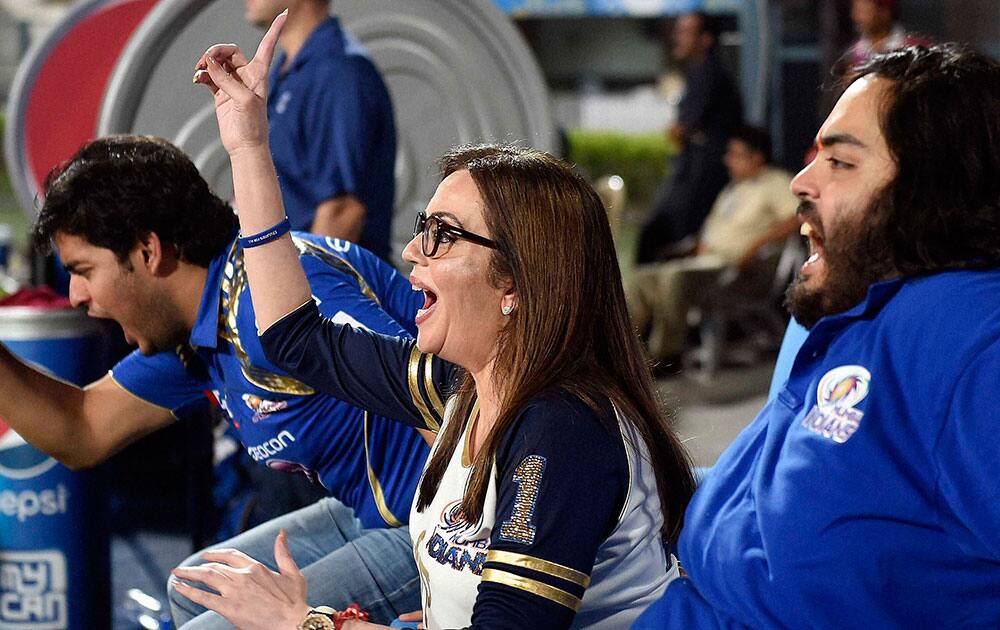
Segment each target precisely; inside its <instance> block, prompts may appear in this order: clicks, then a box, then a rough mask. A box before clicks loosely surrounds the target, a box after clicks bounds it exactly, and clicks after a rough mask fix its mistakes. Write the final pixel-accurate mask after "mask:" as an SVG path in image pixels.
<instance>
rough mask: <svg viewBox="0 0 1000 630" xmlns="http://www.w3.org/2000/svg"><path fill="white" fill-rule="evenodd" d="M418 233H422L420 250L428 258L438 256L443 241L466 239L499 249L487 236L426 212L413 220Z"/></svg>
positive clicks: (419, 213)
mask: <svg viewBox="0 0 1000 630" xmlns="http://www.w3.org/2000/svg"><path fill="white" fill-rule="evenodd" d="M417 234H419V235H420V251H421V252H422V253H423V254H424V256H427V257H428V258H434V257H435V256H437V254H438V250H439V249H440V247H441V244H442V243H444V244H446V245H451V243H454V242H455V241H456V240H458V239H464V240H466V241H469V242H470V243H475V244H476V245H482V246H483V247H489V248H490V249H497V244H496V243H495V242H493V241H491V240H490V239H488V238H486V237H485V236H479V235H478V234H473V233H472V232H469V231H467V230H463V229H462V228H460V227H457V226H455V225H452V224H450V223H448V222H446V221H445V220H444V219H442V218H441V217H439V216H437V215H432V216H427V214H426V213H424V212H418V213H417V220H416V221H414V222H413V236H414V238H415V237H416V236H417Z"/></svg>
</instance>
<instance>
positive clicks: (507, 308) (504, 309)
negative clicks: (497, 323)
mask: <svg viewBox="0 0 1000 630" xmlns="http://www.w3.org/2000/svg"><path fill="white" fill-rule="evenodd" d="M500 312H501V313H503V314H504V316H505V317H506V316H507V315H510V314H511V313H513V312H514V305H513V304H504V305H503V306H501V307H500Z"/></svg>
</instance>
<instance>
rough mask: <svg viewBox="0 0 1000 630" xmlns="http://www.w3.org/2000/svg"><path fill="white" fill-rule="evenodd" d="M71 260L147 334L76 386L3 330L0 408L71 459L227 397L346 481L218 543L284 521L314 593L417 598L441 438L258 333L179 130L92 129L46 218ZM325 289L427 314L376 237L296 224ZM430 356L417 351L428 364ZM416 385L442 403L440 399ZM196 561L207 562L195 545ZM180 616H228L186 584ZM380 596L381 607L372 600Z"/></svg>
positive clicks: (368, 305) (347, 303) (305, 255)
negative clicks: (302, 364)
mask: <svg viewBox="0 0 1000 630" xmlns="http://www.w3.org/2000/svg"><path fill="white" fill-rule="evenodd" d="M35 239H36V241H37V243H38V245H39V246H41V247H48V246H49V244H50V241H52V242H54V243H55V246H56V248H57V249H58V252H59V256H60V258H61V260H62V261H63V264H64V265H65V267H66V269H67V271H68V272H69V273H70V300H71V301H72V302H73V304H74V305H75V306H78V307H85V308H86V309H87V311H88V313H89V314H90V315H91V316H94V317H102V318H107V319H113V320H115V321H116V322H118V324H120V325H121V327H122V330H123V332H124V333H125V338H126V340H127V341H129V342H130V343H132V344H136V345H138V347H139V349H138V350H137V351H136V352H134V353H132V354H131V355H130V356H128V357H126V358H125V359H124V360H122V361H121V362H120V363H119V364H118V365H116V366H115V367H114V368H113V369H112V370H111V373H110V374H108V375H107V376H105V377H104V378H102V379H100V380H99V381H97V382H95V383H92V384H91V385H90V386H88V387H86V388H84V389H79V388H77V387H74V386H72V385H68V384H66V383H63V382H61V381H58V380H56V379H54V378H51V377H49V376H46V375H45V374H43V373H41V372H39V371H37V370H35V369H33V368H31V367H29V366H28V365H26V364H24V363H22V362H21V361H19V360H18V359H16V358H15V357H14V356H13V355H12V354H11V353H10V352H9V351H8V350H7V349H6V348H5V347H3V345H2V344H0V416H2V417H3V418H4V419H5V420H6V421H7V423H8V424H9V425H10V426H11V428H13V429H14V431H16V432H17V433H18V434H19V435H20V436H21V437H23V438H24V439H25V440H26V441H27V442H29V443H30V444H32V445H34V446H35V447H36V448H38V449H40V450H42V451H44V452H46V453H48V454H49V455H51V456H52V457H54V458H56V459H58V460H59V461H61V462H62V463H64V464H66V465H67V466H69V467H71V468H84V467H89V466H94V465H96V464H98V463H100V462H102V461H104V460H105V459H107V458H108V457H110V456H111V455H113V454H114V453H115V452H117V451H118V450H120V449H122V448H123V447H125V446H126V445H127V444H129V443H130V442H132V441H134V440H136V439H138V438H140V437H142V436H143V435H146V434H148V433H151V432H152V431H154V430H156V429H158V428H160V427H163V426H166V425H167V424H170V423H171V422H174V421H175V420H176V419H178V418H183V417H185V416H187V415H189V414H190V413H191V412H192V411H193V410H195V409H197V408H202V407H205V406H206V405H208V404H210V403H215V404H218V405H219V406H220V407H221V408H222V409H223V410H224V411H225V412H226V414H227V416H228V419H229V420H230V422H231V423H232V424H233V426H234V427H235V428H236V429H237V431H238V433H239V435H240V439H241V440H242V441H243V443H244V444H245V445H246V447H247V452H248V453H249V454H250V456H251V458H253V459H254V461H257V462H260V463H261V464H263V465H266V466H268V467H270V468H273V469H277V470H284V471H297V472H303V473H305V474H306V475H307V476H309V477H310V478H311V479H313V480H314V481H317V482H318V483H321V484H322V485H323V487H324V488H325V489H326V491H327V492H329V493H330V494H332V495H333V496H334V497H336V499H334V498H326V499H322V500H320V501H319V502H317V503H314V504H313V505H311V506H309V507H305V508H303V509H301V510H299V511H297V512H293V513H291V514H288V515H286V516H283V517H280V518H278V519H275V520H273V521H271V522H268V523H264V524H263V525H261V526H259V527H257V528H255V529H253V530H250V531H249V532H246V533H244V534H242V535H240V536H238V537H236V538H235V539H233V540H230V541H227V542H225V543H223V544H222V545H220V546H224V547H230V548H236V549H240V550H242V551H244V552H245V553H248V554H250V555H253V556H254V557H261V558H263V559H264V562H267V563H269V564H271V565H272V566H274V559H273V556H272V549H273V544H274V539H275V537H276V536H277V533H278V530H279V529H280V528H284V529H286V530H287V531H288V534H289V536H288V539H289V542H290V544H291V549H292V554H293V556H296V561H297V562H301V563H302V564H303V565H304V566H303V572H304V573H306V574H311V575H313V576H314V579H312V580H310V582H311V586H310V589H311V591H310V597H311V598H313V599H315V600H316V601H323V602H331V601H334V600H335V602H336V603H334V604H333V605H336V606H340V607H346V606H347V605H348V604H350V603H351V602H354V601H356V602H358V603H360V604H361V605H362V606H365V607H366V608H367V609H369V610H371V611H372V615H373V618H378V619H380V620H381V621H382V622H389V621H391V620H392V619H393V618H394V617H396V616H397V615H398V614H400V613H402V612H407V611H411V610H414V609H416V608H417V607H419V605H420V586H419V578H418V576H417V571H416V567H415V565H414V561H413V556H412V553H411V550H410V539H409V533H408V531H407V530H406V528H404V527H400V526H401V525H403V524H404V523H405V521H406V520H407V519H408V516H409V507H410V503H411V501H412V499H413V493H414V490H415V488H416V483H417V479H418V477H419V475H420V473H421V471H422V470H423V464H424V461H425V460H426V457H427V453H428V448H427V445H426V443H425V442H424V439H423V437H422V436H421V435H420V434H418V433H417V432H416V431H414V430H413V429H410V428H407V427H405V426H404V425H402V424H400V423H398V422H394V421H391V420H389V419H387V418H383V417H380V416H375V415H371V414H368V413H367V412H365V411H363V410H361V409H358V408H356V407H354V406H351V405H348V404H347V403H345V402H343V401H340V400H338V399H336V398H333V397H332V396H329V395H327V394H323V393H318V392H316V391H314V390H313V389H312V388H310V387H308V386H306V385H304V384H303V383H300V382H298V381H296V380H294V379H292V378H290V377H289V376H288V375H287V374H285V373H283V372H282V371H281V370H278V369H277V368H275V367H274V366H273V365H272V364H271V363H270V362H268V361H267V359H266V358H265V357H264V354H263V351H262V350H261V347H260V344H259V342H258V340H257V330H256V320H255V316H254V310H253V304H252V303H251V301H250V296H249V287H248V285H247V277H246V273H245V271H244V268H243V249H244V248H245V247H248V246H253V243H252V242H250V243H247V242H246V241H247V239H238V238H237V221H236V216H235V215H234V213H233V211H232V208H230V207H229V205H228V204H226V203H225V202H224V201H222V200H221V199H219V198H218V197H216V196H215V195H214V194H212V192H211V191H210V190H209V188H208V184H207V183H206V182H205V180H204V179H202V178H201V176H200V175H199V173H198V170H197V169H196V168H195V166H194V164H192V163H191V161H190V160H189V159H188V157H187V156H186V155H184V153H182V152H181V151H180V150H179V149H177V148H176V147H174V146H173V145H170V144H169V143H167V142H166V141H164V140H160V139H157V138H149V137H140V136H116V137H111V138H105V139H100V140H95V141H93V142H91V143H89V144H87V145H85V146H84V147H83V148H82V149H80V151H79V152H78V153H77V154H76V155H75V156H74V157H73V158H72V159H71V160H70V161H69V162H68V163H67V164H65V165H63V166H62V167H60V168H57V169H56V170H54V171H53V172H52V173H51V174H50V175H49V178H48V180H47V182H46V186H45V201H44V204H43V206H42V208H41V211H40V213H39V217H38V221H37V223H36V225H35ZM295 242H296V245H297V246H298V249H299V252H300V256H301V262H302V265H303V267H304V268H305V269H306V271H307V273H308V276H309V281H310V284H311V287H312V292H313V296H314V299H315V300H316V301H317V302H318V303H319V307H320V309H321V310H322V312H323V313H324V314H325V315H326V316H327V317H330V318H332V319H333V320H334V321H339V322H345V323H350V324H351V325H353V326H361V327H365V328H368V329H371V330H374V331H378V332H381V333H383V334H389V335H395V336H402V335H408V334H411V333H413V332H414V326H413V317H414V314H415V313H416V310H417V309H418V308H419V307H420V306H421V305H422V304H423V297H422V295H421V294H419V293H415V292H413V290H412V289H411V287H410V284H409V282H407V281H406V280H405V279H404V278H403V277H402V276H400V275H399V274H398V273H396V271H395V270H394V269H392V268H391V267H389V266H388V265H387V264H386V263H384V262H382V261H381V260H379V259H378V258H376V257H375V256H374V255H372V254H370V253H369V252H367V251H365V250H363V249H361V248H359V247H358V246H356V245H353V244H351V243H348V242H346V241H338V240H333V239H323V238H319V237H314V236H309V235H306V234H296V236H295ZM421 368H422V366H420V365H415V366H413V372H412V373H413V375H414V377H415V378H416V377H422V374H421V372H420V369H421ZM410 394H411V395H412V396H413V397H414V400H417V401H419V404H420V407H421V409H423V410H425V411H426V412H427V414H428V420H429V422H428V426H435V425H434V424H433V423H432V422H431V421H435V420H436V421H439V420H440V413H441V411H442V408H441V404H440V401H437V400H432V399H429V398H427V394H426V392H424V391H421V390H420V388H419V385H418V384H417V383H413V387H412V391H411V392H410ZM188 562H189V563H190V562H199V559H198V558H197V557H192V558H191V559H189V560H188ZM170 597H171V606H172V612H173V614H174V620H175V622H176V624H177V625H178V626H180V625H182V624H183V623H184V622H187V621H189V620H191V619H192V618H194V617H196V616H197V618H196V619H194V622H193V624H194V625H193V626H192V627H219V626H221V627H228V623H227V622H225V620H223V619H222V618H221V617H219V616H218V615H216V614H215V613H205V614H200V613H203V612H204V609H203V608H201V607H200V606H197V605H195V604H193V603H192V602H190V601H188V600H187V599H186V598H184V597H183V596H181V595H179V594H177V593H175V592H173V590H172V589H171V593H170ZM368 607H370V608H368Z"/></svg>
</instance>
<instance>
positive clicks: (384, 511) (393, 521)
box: [365, 411, 403, 527]
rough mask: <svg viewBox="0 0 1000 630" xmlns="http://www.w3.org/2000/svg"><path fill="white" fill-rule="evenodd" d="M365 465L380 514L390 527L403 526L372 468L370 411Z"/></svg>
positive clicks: (366, 424)
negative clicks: (369, 437)
mask: <svg viewBox="0 0 1000 630" xmlns="http://www.w3.org/2000/svg"><path fill="white" fill-rule="evenodd" d="M365 465H366V467H367V468H368V485H369V486H371V489H372V496H373V497H374V498H375V507H377V508H378V513H379V516H381V517H382V520H383V521H385V524H386V525H388V526H389V527H402V526H403V523H402V522H401V521H400V520H399V519H398V518H396V515H395V514H393V513H392V510H390V509H389V504H388V503H387V502H386V500H385V491H384V490H383V489H382V483H381V482H380V481H379V480H378V475H376V474H375V470H374V469H373V468H372V464H371V455H370V454H369V453H368V412H367V411H366V412H365Z"/></svg>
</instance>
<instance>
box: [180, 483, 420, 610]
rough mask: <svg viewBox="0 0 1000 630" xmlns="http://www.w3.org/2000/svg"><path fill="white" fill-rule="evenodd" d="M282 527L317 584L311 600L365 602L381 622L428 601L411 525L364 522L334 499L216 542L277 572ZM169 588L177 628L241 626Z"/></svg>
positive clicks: (295, 554) (310, 579)
mask: <svg viewBox="0 0 1000 630" xmlns="http://www.w3.org/2000/svg"><path fill="white" fill-rule="evenodd" d="M281 528H284V529H285V531H286V532H288V546H289V548H290V549H291V552H292V557H294V558H295V562H296V563H297V564H298V565H299V568H300V569H301V570H302V574H303V575H305V577H306V581H307V583H308V585H309V602H308V603H309V604H311V605H313V606H332V607H334V608H336V609H341V608H345V607H346V606H347V605H348V604H350V603H351V602H357V603H358V604H360V605H361V608H362V609H363V610H367V611H368V612H370V613H371V620H372V621H373V622H375V623H381V624H385V625H388V624H389V623H390V622H391V621H392V620H393V619H395V618H396V617H398V616H399V615H400V614H402V613H405V612H411V611H414V610H418V609H419V608H420V578H419V576H418V575H417V567H416V565H415V564H414V561H413V549H412V547H411V542H410V530H409V528H407V527H401V528H398V529H363V528H362V527H361V522H360V521H358V519H357V518H355V517H354V512H353V511H352V510H351V508H349V507H347V506H346V505H344V504H343V503H341V502H340V501H337V500H336V499H333V498H326V499H321V500H320V501H317V502H316V503H314V504H312V505H310V506H308V507H304V508H302V509H301V510H296V511H295V512H291V513H289V514H286V515H284V516H280V517H278V518H276V519H273V520H271V521H268V522H266V523H264V524H262V525H259V526H257V527H255V528H253V529H251V530H249V531H247V532H244V533H242V534H240V535H239V536H236V537H235V538H232V539H230V540H227V541H226V542H223V543H220V544H218V545H215V547H226V548H234V549H239V550H240V551H242V552H244V553H245V554H247V555H248V556H250V557H252V558H254V559H256V560H259V561H260V562H262V563H264V564H266V565H267V566H269V567H271V569H273V570H275V571H276V570H277V566H276V565H275V562H274V539H275V537H277V535H278V531H279V530H280V529H281ZM199 556H200V553H197V554H195V555H193V556H191V557H190V558H188V559H187V560H185V561H184V562H183V563H181V566H191V565H198V564H201V563H202V560H201V558H200V557H199ZM167 595H168V598H169V599H170V612H171V614H172V615H173V617H174V623H175V624H176V625H177V627H181V626H183V627H184V628H187V629H197V630H202V629H206V628H211V629H214V628H232V627H233V626H232V625H231V624H230V623H229V622H227V621H226V620H225V619H223V618H222V617H221V616H220V615H218V614H216V613H214V612H210V611H206V610H205V609H204V608H203V607H201V606H199V605H198V604H195V603H194V602H192V601H191V600H189V599H187V598H186V597H184V596H183V595H181V594H180V593H178V592H177V591H176V590H174V588H173V584H172V583H170V582H168V584H167Z"/></svg>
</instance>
